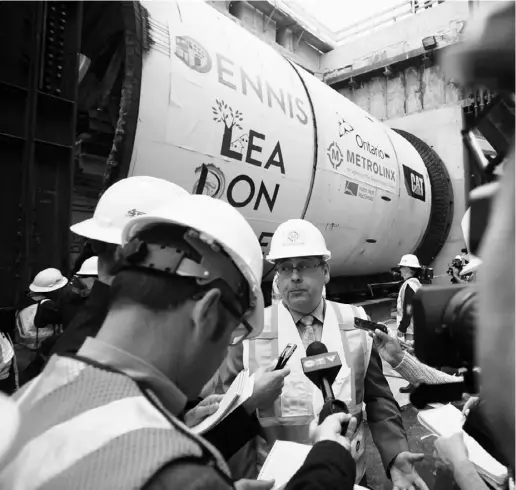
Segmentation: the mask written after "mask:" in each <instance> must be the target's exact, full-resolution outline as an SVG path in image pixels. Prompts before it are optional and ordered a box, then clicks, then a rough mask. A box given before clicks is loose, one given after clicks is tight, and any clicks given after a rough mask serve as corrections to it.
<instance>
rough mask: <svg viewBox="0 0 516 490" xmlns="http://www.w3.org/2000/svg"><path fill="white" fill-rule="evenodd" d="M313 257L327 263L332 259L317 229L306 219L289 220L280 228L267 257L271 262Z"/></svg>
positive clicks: (275, 233)
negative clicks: (320, 258)
mask: <svg viewBox="0 0 516 490" xmlns="http://www.w3.org/2000/svg"><path fill="white" fill-rule="evenodd" d="M312 256H321V257H322V258H323V260H325V261H327V260H330V258H331V252H330V251H329V250H328V249H327V247H326V242H325V241H324V237H323V235H322V233H321V232H320V231H319V229H318V228H317V227H315V226H314V225H313V224H312V223H310V222H309V221H306V220H304V219H289V220H288V221H285V222H284V223H281V225H279V226H278V228H277V229H276V231H275V232H274V235H273V236H272V240H271V248H270V250H269V254H268V255H267V260H268V261H269V262H272V263H274V262H276V261H277V260H281V259H290V258H293V257H312Z"/></svg>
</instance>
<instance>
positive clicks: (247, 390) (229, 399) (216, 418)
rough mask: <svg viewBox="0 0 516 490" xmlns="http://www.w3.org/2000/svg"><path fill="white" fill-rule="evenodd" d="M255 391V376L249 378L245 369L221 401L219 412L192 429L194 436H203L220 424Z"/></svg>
mask: <svg viewBox="0 0 516 490" xmlns="http://www.w3.org/2000/svg"><path fill="white" fill-rule="evenodd" d="M253 389H254V374H253V375H252V376H249V370H247V369H245V370H243V371H241V372H240V374H239V375H238V376H237V377H236V378H235V380H234V381H233V383H232V384H231V386H230V387H229V390H228V391H227V393H226V394H225V395H224V398H222V400H221V401H220V404H219V408H218V410H217V411H216V412H215V413H214V414H212V415H210V416H209V417H206V418H205V419H204V420H203V421H202V422H201V423H200V424H198V425H196V426H195V427H192V428H191V431H192V432H193V433H194V434H198V435H202V434H204V433H206V432H207V431H209V430H210V429H212V428H213V427H215V426H216V425H217V424H220V422H222V421H223V420H224V419H225V418H226V417H227V416H228V415H229V414H230V413H231V412H233V411H234V410H235V409H237V408H238V407H239V406H240V405H242V404H243V403H244V402H245V401H246V400H248V399H249V398H250V397H251V396H252V394H253Z"/></svg>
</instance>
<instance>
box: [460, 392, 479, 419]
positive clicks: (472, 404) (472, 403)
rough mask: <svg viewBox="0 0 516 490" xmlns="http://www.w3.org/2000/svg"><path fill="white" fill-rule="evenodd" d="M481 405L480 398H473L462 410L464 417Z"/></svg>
mask: <svg viewBox="0 0 516 490" xmlns="http://www.w3.org/2000/svg"><path fill="white" fill-rule="evenodd" d="M479 403H480V398H479V397H478V396H472V397H471V398H470V399H469V400H468V401H467V402H466V404H465V405H464V408H463V409H462V415H463V416H464V418H466V417H467V416H468V415H469V412H470V411H471V409H472V408H474V407H476V406H477V405H478V404H479Z"/></svg>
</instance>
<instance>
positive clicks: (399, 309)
mask: <svg viewBox="0 0 516 490" xmlns="http://www.w3.org/2000/svg"><path fill="white" fill-rule="evenodd" d="M409 284H410V286H411V288H412V289H413V290H414V292H416V291H417V290H418V289H419V288H420V287H421V283H420V282H419V279H417V278H415V277H411V278H409V279H407V280H406V281H405V282H404V283H403V284H402V285H401V288H400V292H399V293H398V301H397V304H396V320H397V325H398V327H399V326H400V323H401V320H402V319H403V299H404V298H405V290H406V289H407V286H408V285H409ZM410 327H412V328H413V320H412V316H411V318H410ZM409 333H411V332H409Z"/></svg>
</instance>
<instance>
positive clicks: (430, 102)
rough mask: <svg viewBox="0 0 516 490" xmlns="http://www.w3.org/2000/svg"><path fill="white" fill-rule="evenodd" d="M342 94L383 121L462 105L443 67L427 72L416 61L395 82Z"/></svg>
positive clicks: (374, 83)
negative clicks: (445, 75)
mask: <svg viewBox="0 0 516 490" xmlns="http://www.w3.org/2000/svg"><path fill="white" fill-rule="evenodd" d="M339 92H340V93H341V94H342V95H344V96H345V97H347V98H348V99H349V100H351V101H352V102H353V103H355V104H357V105H358V106H360V107H361V108H362V109H364V110H366V111H367V112H369V113H370V114H371V115H373V116H374V117H376V118H377V119H379V120H381V121H387V120H389V119H393V118H398V117H402V116H405V115H408V114H413V113H416V112H422V111H428V110H433V109H437V108H438V107H443V106H456V105H460V104H461V91H460V90H459V89H458V88H457V87H456V86H455V85H453V84H452V83H450V82H449V81H448V80H446V78H445V77H444V76H443V74H442V73H441V69H440V68H439V66H437V65H435V66H431V67H429V68H425V67H424V65H422V64H421V63H420V62H416V61H415V62H414V65H413V66H409V67H408V68H406V69H404V70H403V71H401V72H399V73H395V74H394V76H393V77H392V78H388V77H386V76H380V77H376V78H373V79H371V80H369V81H368V82H366V83H363V84H362V86H361V87H360V88H356V89H352V88H349V87H348V88H345V89H342V90H340V91H339Z"/></svg>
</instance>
